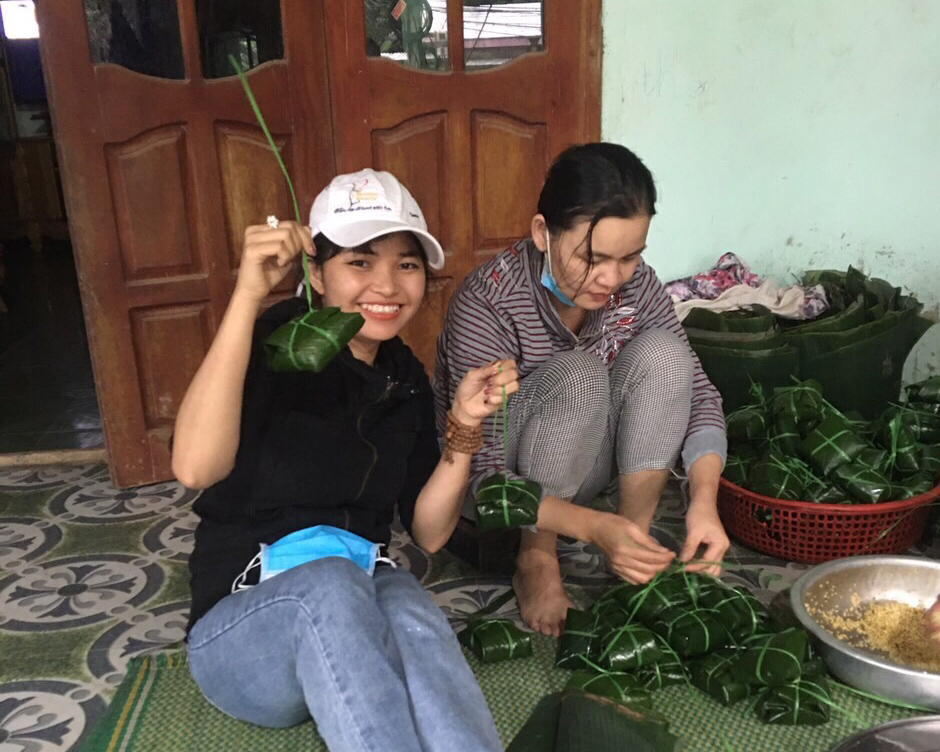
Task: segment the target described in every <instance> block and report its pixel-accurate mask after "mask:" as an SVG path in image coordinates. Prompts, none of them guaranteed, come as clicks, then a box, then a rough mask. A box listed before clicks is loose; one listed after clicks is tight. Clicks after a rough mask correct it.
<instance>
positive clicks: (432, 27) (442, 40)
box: [362, 0, 450, 71]
mask: <svg viewBox="0 0 940 752" xmlns="http://www.w3.org/2000/svg"><path fill="white" fill-rule="evenodd" d="M362 2H363V9H364V11H365V19H366V29H365V34H366V55H367V56H369V57H384V58H386V59H388V60H394V61H395V62H398V63H401V64H402V65H406V66H408V67H410V68H418V69H420V70H427V71H446V70H450V61H449V59H448V57H447V0H362Z"/></svg>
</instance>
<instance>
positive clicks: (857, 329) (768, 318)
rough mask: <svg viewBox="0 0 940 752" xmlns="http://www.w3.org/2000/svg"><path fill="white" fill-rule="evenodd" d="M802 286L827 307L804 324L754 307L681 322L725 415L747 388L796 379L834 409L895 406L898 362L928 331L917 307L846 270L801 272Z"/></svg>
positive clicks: (876, 410)
mask: <svg viewBox="0 0 940 752" xmlns="http://www.w3.org/2000/svg"><path fill="white" fill-rule="evenodd" d="M802 284H804V285H822V286H823V288H824V289H825V291H826V295H827V298H828V300H829V304H830V305H829V308H828V310H827V311H826V312H825V313H824V314H823V315H821V316H820V317H818V318H816V319H813V320H811V321H793V320H789V319H783V318H778V317H776V316H775V315H774V314H773V313H771V312H770V311H769V310H768V309H766V308H764V307H762V306H753V308H752V309H751V310H748V311H733V312H723V313H717V312H714V311H709V310H705V309H701V308H697V309H693V310H692V311H691V312H690V313H689V315H688V316H687V317H686V319H685V321H684V322H683V325H684V326H685V331H686V334H687V335H688V337H689V342H690V343H691V345H692V348H693V349H694V350H695V352H696V353H697V354H698V356H699V359H700V360H701V361H702V367H703V368H704V369H705V373H707V374H708V377H709V379H711V381H712V383H713V384H714V385H715V386H716V387H717V388H718V390H719V391H720V392H721V395H722V399H723V401H724V404H725V409H726V410H734V409H736V408H738V407H741V406H742V405H743V404H745V403H746V401H747V394H748V388H749V386H750V384H751V383H757V384H759V385H761V386H762V387H763V389H764V390H765V391H767V392H770V391H773V389H774V388H775V387H782V386H787V385H788V384H790V383H792V381H793V379H794V378H796V379H802V380H808V379H814V380H816V381H818V382H819V383H821V384H822V386H823V388H824V389H825V391H826V394H827V395H829V399H830V400H831V402H832V403H833V404H834V405H835V406H836V407H837V408H838V409H839V410H842V411H844V412H850V411H855V412H858V413H859V414H861V415H863V416H864V417H866V418H869V419H873V418H875V417H877V416H878V415H879V414H880V413H881V411H882V410H884V407H885V405H887V404H888V403H889V402H895V401H897V399H898V397H899V395H900V391H901V370H902V368H903V366H904V361H905V360H906V358H907V356H908V353H910V351H911V349H912V348H913V347H914V345H915V344H916V343H917V341H918V340H919V339H920V338H921V336H923V334H924V332H925V331H927V329H928V328H930V326H931V322H930V321H929V320H927V319H926V318H924V317H922V316H921V315H920V312H921V309H922V308H923V305H922V304H921V303H919V302H918V301H917V300H916V298H914V297H913V296H910V295H902V294H901V289H900V288H899V287H894V286H893V285H891V284H890V283H889V282H886V281H885V280H883V279H876V278H869V277H866V276H865V275H864V274H863V273H862V272H860V271H858V270H857V269H854V268H852V267H849V269H848V271H846V272H838V271H810V272H807V273H806V274H805V275H804V277H803V279H802ZM861 374H864V378H860V375H861Z"/></svg>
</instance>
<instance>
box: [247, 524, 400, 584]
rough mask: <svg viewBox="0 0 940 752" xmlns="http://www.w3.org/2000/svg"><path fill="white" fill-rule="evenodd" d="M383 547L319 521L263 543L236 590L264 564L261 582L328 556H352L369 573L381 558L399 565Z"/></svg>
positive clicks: (353, 560)
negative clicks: (267, 543)
mask: <svg viewBox="0 0 940 752" xmlns="http://www.w3.org/2000/svg"><path fill="white" fill-rule="evenodd" d="M379 548H380V546H379V544H378V543H372V541H367V540H366V539H365V538H363V537H361V536H359V535H356V534H355V533H351V532H349V531H348V530H343V529H342V528H338V527H333V526H332V525H315V526H314V527H308V528H304V529H303V530H297V531H295V532H293V533H290V534H289V535H285V536H284V537H283V538H280V539H279V540H277V541H275V542H274V543H271V544H270V545H266V544H264V543H262V544H261V550H260V551H259V552H258V554H257V555H256V556H255V557H254V558H253V559H252V560H251V561H250V562H248V566H247V567H245V571H244V572H242V573H241V574H240V575H238V577H237V578H236V579H235V582H234V583H232V592H233V593H235V592H238V591H239V590H247V589H248V588H250V587H251V585H246V584H245V579H246V578H247V576H248V573H249V572H250V571H251V570H252V569H254V568H255V567H257V566H260V567H261V575H260V576H259V578H258V582H264V581H265V580H269V579H271V578H272V577H274V576H275V575H277V574H280V573H281V572H286V571H287V570H288V569H293V568H294V567H297V566H300V565H301V564H306V563H307V562H308V561H315V560H316V559H324V558H326V557H327V556H339V557H341V558H343V559H349V560H350V561H351V562H353V563H354V564H357V565H358V566H359V567H360V568H361V569H363V570H364V571H365V572H366V573H367V574H369V575H372V574H373V573H374V572H375V563H376V562H377V561H385V562H388V563H389V564H391V565H392V566H395V564H394V562H392V560H391V559H387V558H384V557H380V556H379Z"/></svg>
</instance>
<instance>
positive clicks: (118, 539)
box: [0, 465, 923, 752]
mask: <svg viewBox="0 0 940 752" xmlns="http://www.w3.org/2000/svg"><path fill="white" fill-rule="evenodd" d="M195 497H196V494H195V493H194V492H191V491H188V490H186V489H184V488H182V487H181V486H180V485H179V484H176V483H160V484H156V485H152V486H145V487H141V488H137V489H133V490H117V489H115V488H114V487H113V486H112V485H111V483H110V481H109V480H108V473H107V468H106V467H105V466H104V465H92V466H85V467H42V468H20V469H8V470H3V471H0V752H64V751H65V750H74V749H78V747H79V746H80V742H81V740H82V738H83V737H84V736H85V735H86V734H87V732H88V730H89V729H90V727H91V726H92V725H93V724H94V723H95V721H96V720H97V719H98V718H100V717H101V715H102V714H103V712H104V710H105V708H106V707H107V703H108V702H109V700H110V699H111V697H112V696H113V694H114V691H115V689H116V688H117V686H118V684H120V682H121V679H122V678H123V676H124V671H125V667H126V665H127V661H128V660H129V659H130V658H131V657H133V656H136V655H141V654H143V653H147V652H150V651H157V650H161V649H164V648H166V647H167V646H170V645H173V644H174V643H177V642H178V641H179V640H180V639H181V638H182V636H183V628H184V626H185V624H186V615H187V611H188V607H189V601H188V598H189V590H188V572H187V568H186V558H187V555H188V552H189V550H190V549H191V547H192V542H193V532H194V530H195V526H196V517H195V516H194V515H193V513H192V511H191V505H192V502H193V500H194V498H195ZM603 501H604V500H603V499H601V500H600V502H599V503H603ZM684 505H685V502H684V499H683V494H682V492H681V489H680V488H679V486H678V485H671V486H670V487H669V490H668V492H667V494H666V496H665V497H664V500H663V504H662V505H661V507H660V514H659V517H658V519H657V521H656V523H655V534H656V536H657V537H658V538H659V539H660V540H661V541H662V542H663V543H665V544H666V545H670V546H672V547H673V548H678V540H679V539H681V533H682V516H681V515H682V511H683V509H684ZM391 548H392V555H393V557H394V558H395V559H396V560H397V561H398V562H399V563H400V564H402V565H404V566H407V567H409V568H410V569H411V571H413V572H414V573H415V575H416V576H418V577H419V578H420V579H421V580H422V582H423V583H424V584H425V586H426V587H427V588H428V589H429V590H430V591H431V593H432V594H433V597H434V599H435V600H436V602H437V603H438V604H439V605H440V606H441V608H442V609H443V610H444V611H445V613H446V614H447V615H448V617H449V618H451V620H452V621H454V622H459V621H460V620H461V618H462V616H463V615H465V614H467V613H472V612H474V611H477V610H478V609H480V608H482V607H483V606H485V605H487V604H488V603H489V602H491V601H492V600H493V599H494V598H496V597H498V596H499V595H501V594H503V593H504V592H505V591H506V589H507V588H508V581H507V580H501V579H498V578H480V577H477V576H475V575H474V572H473V570H472V569H471V568H469V567H468V566H467V565H466V564H464V563H462V562H460V561H458V560H456V559H454V558H453V557H452V556H450V555H449V554H447V553H441V554H437V555H435V556H432V557H429V556H427V555H426V554H424V553H423V552H422V551H420V550H419V549H418V548H417V547H416V546H414V545H413V544H412V543H411V542H410V540H409V539H408V537H407V536H406V535H405V534H404V533H401V532H396V533H395V536H394V540H393V543H392V547H391ZM921 553H923V551H921ZM560 558H561V560H562V563H563V568H564V573H565V577H566V581H567V582H568V583H570V584H572V585H577V586H581V587H582V588H584V589H585V592H590V591H592V590H596V589H599V588H602V587H604V586H607V585H609V584H612V580H611V578H610V576H609V575H607V574H606V573H605V570H604V566H603V561H602V559H601V557H600V556H598V555H597V553H596V552H592V551H591V550H589V549H586V548H585V547H584V546H582V545H580V544H574V545H564V546H562V548H561V550H560ZM804 569H805V567H804V566H803V565H799V564H788V563H785V562H782V561H778V560H773V559H769V558H768V557H765V556H761V555H759V554H755V553H754V552H752V551H749V550H747V549H744V548H737V547H736V548H735V549H733V551H732V553H731V555H730V556H729V566H728V568H727V571H726V574H725V579H726V580H728V581H729V582H732V583H735V584H746V585H747V586H749V587H750V588H751V589H752V590H753V591H754V592H755V593H757V594H758V595H759V596H760V597H761V598H762V599H764V600H765V601H768V602H769V601H770V600H772V599H773V598H774V596H775V595H777V594H778V593H781V592H782V591H784V590H785V589H786V588H787V587H789V585H790V584H791V582H792V581H793V580H794V579H795V578H796V577H797V576H798V575H799V574H800V573H801V572H802V571H803V570H804ZM500 615H505V616H508V617H510V618H516V619H517V618H518V612H517V611H516V606H515V602H514V601H511V602H510V603H508V604H506V605H505V606H504V607H503V608H502V609H500Z"/></svg>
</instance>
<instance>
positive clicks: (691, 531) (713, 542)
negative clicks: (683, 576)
mask: <svg viewBox="0 0 940 752" xmlns="http://www.w3.org/2000/svg"><path fill="white" fill-rule="evenodd" d="M685 529H686V535H685V545H684V546H683V547H682V553H681V554H679V560H680V561H682V562H684V563H687V564H688V563H689V562H691V561H692V557H693V556H695V552H696V551H698V548H699V546H705V553H704V554H702V557H701V559H700V560H699V561H697V562H693V563H691V564H689V565H688V566H687V567H686V571H687V572H704V573H705V574H710V575H712V576H713V577H718V576H719V575H721V560H722V559H723V558H724V556H725V554H726V553H727V552H728V548H729V547H730V546H731V542H730V541H729V540H728V535H727V533H725V528H724V526H723V525H722V524H721V520H720V519H719V518H718V510H717V509H716V508H715V507H714V506H713V505H712V504H701V505H700V504H696V503H695V502H694V501H693V502H692V503H691V504H690V505H689V511H688V512H686V515H685Z"/></svg>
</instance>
